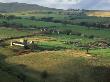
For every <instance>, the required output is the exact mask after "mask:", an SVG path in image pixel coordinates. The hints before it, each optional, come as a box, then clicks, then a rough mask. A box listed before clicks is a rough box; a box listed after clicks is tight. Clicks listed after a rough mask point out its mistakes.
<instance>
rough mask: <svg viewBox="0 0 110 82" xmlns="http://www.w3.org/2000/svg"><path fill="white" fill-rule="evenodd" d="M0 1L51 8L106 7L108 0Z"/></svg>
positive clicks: (107, 7) (107, 6) (0, 0)
mask: <svg viewBox="0 0 110 82" xmlns="http://www.w3.org/2000/svg"><path fill="white" fill-rule="evenodd" d="M0 2H20V3H32V4H39V5H41V6H46V7H52V8H63V9H68V8H80V9H108V10H110V6H109V5H110V0H0Z"/></svg>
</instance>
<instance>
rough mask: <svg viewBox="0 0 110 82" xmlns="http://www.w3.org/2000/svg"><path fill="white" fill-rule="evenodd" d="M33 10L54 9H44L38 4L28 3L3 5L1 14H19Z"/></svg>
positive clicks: (0, 9) (0, 4) (0, 7)
mask: <svg viewBox="0 0 110 82" xmlns="http://www.w3.org/2000/svg"><path fill="white" fill-rule="evenodd" d="M32 10H53V8H48V7H43V6H39V5H36V4H26V3H18V2H13V3H1V2H0V12H18V11H32Z"/></svg>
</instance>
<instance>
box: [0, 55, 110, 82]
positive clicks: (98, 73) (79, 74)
mask: <svg viewBox="0 0 110 82" xmlns="http://www.w3.org/2000/svg"><path fill="white" fill-rule="evenodd" d="M5 58H7V57H6V56H4V55H3V54H0V70H2V71H5V72H7V73H8V74H10V75H13V76H16V77H17V78H18V79H19V80H20V82H110V67H105V66H93V65H88V64H84V63H85V62H80V63H79V62H75V63H73V62H72V63H69V62H67V63H66V64H64V65H60V66H61V67H62V68H61V69H60V70H61V73H54V74H51V73H48V71H46V70H44V71H35V70H32V69H29V68H28V67H27V66H26V65H23V64H19V65H16V64H9V63H7V62H5ZM71 61H74V60H71ZM78 64H79V65H78ZM66 71H68V72H66ZM1 78H2V77H1Z"/></svg>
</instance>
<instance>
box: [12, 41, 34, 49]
mask: <svg viewBox="0 0 110 82" xmlns="http://www.w3.org/2000/svg"><path fill="white" fill-rule="evenodd" d="M14 45H15V46H22V47H29V48H31V49H32V50H33V49H34V48H35V44H34V41H30V42H28V41H27V40H20V41H11V43H10V46H14Z"/></svg>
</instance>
